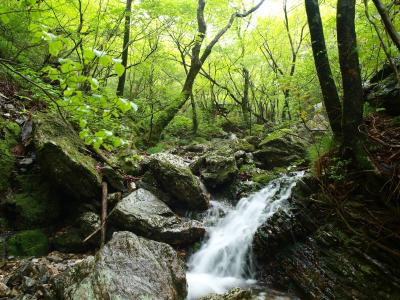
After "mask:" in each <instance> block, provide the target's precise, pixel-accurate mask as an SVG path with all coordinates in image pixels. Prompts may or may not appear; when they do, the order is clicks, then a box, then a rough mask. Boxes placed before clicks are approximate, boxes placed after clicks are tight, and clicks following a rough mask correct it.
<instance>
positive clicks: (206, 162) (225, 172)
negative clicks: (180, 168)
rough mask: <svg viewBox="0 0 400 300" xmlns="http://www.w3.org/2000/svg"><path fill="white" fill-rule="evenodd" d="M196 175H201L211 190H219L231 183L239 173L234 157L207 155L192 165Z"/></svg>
mask: <svg viewBox="0 0 400 300" xmlns="http://www.w3.org/2000/svg"><path fill="white" fill-rule="evenodd" d="M190 167H191V169H192V171H193V173H194V174H196V175H199V176H200V178H201V179H202V180H203V181H204V183H205V184H206V185H207V186H208V187H210V188H217V187H220V186H222V185H224V184H227V183H229V182H231V181H232V180H233V179H234V178H235V177H236V175H237V174H238V173H239V169H238V167H237V165H236V160H235V157H234V156H222V155H218V154H211V155H210V154H206V155H204V156H202V157H200V158H199V159H198V160H196V161H195V162H194V163H192V164H191V165H190Z"/></svg>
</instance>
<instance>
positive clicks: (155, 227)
mask: <svg viewBox="0 0 400 300" xmlns="http://www.w3.org/2000/svg"><path fill="white" fill-rule="evenodd" d="M110 224H111V225H113V226H115V227H116V228H117V229H119V230H129V231H132V232H134V233H136V234H138V235H141V236H144V237H148V238H151V239H153V240H157V241H161V242H165V243H168V244H173V245H179V244H191V243H194V242H197V241H199V240H201V239H202V238H203V236H204V234H205V229H204V227H203V225H202V224H201V223H200V222H197V221H193V220H189V219H184V218H180V217H178V216H176V215H175V214H174V213H173V212H172V210H171V209H170V208H169V207H168V206H167V205H166V204H165V203H164V202H162V201H161V200H159V199H158V198H157V197H156V196H155V195H154V194H152V193H151V192H149V191H147V190H145V189H138V190H136V191H134V192H133V193H131V194H130V195H129V196H127V197H125V198H124V199H122V200H121V201H120V202H119V203H118V204H117V206H116V207H115V208H114V210H113V211H112V213H111V215H110Z"/></svg>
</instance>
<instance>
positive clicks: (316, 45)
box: [305, 0, 342, 138]
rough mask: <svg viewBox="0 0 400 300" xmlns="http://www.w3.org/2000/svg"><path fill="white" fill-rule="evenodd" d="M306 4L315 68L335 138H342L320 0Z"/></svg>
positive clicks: (307, 1)
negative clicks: (320, 10)
mask: <svg viewBox="0 0 400 300" xmlns="http://www.w3.org/2000/svg"><path fill="white" fill-rule="evenodd" d="M339 1H340V0H339ZM305 4H306V12H307V20H308V26H309V29H310V36H311V46H312V50H313V56H314V62H315V68H316V70H317V75H318V79H319V84H320V86H321V92H322V96H323V100H324V105H325V108H326V112H327V115H328V119H329V124H330V127H331V129H332V132H333V135H334V137H335V138H340V137H341V135H342V126H341V118H342V108H341V104H340V99H339V95H338V92H337V88H336V85H335V81H334V80H333V76H332V71H331V67H330V64H329V58H328V54H327V50H326V45H325V37H324V30H323V27H322V21H321V15H320V12H319V6H318V0H306V1H305Z"/></svg>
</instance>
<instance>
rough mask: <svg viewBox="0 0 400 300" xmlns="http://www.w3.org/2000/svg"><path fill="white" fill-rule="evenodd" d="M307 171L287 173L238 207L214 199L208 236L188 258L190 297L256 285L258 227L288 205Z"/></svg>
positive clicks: (208, 222)
mask: <svg viewBox="0 0 400 300" xmlns="http://www.w3.org/2000/svg"><path fill="white" fill-rule="evenodd" d="M303 174H304V172H297V173H293V174H291V175H284V176H282V177H281V178H279V179H276V180H273V181H271V182H270V183H269V184H268V186H266V187H265V188H263V189H262V190H260V191H259V192H256V193H254V194H252V195H250V196H249V197H246V198H242V199H241V200H240V201H239V202H238V203H237V205H236V207H232V206H229V205H228V204H224V203H222V202H217V201H212V202H211V208H210V209H209V211H208V213H207V215H206V217H205V219H204V222H205V223H206V225H207V226H208V228H207V238H206V239H205V241H204V242H203V244H202V245H201V247H200V249H199V250H198V251H197V252H195V253H194V254H193V255H192V256H191V258H190V259H189V262H188V272H187V275H186V277H187V281H188V297H187V299H188V300H195V299H198V298H199V297H202V296H205V295H208V294H211V293H217V294H222V293H225V292H227V291H228V290H230V289H231V288H234V287H247V286H251V285H254V284H255V283H256V281H255V280H254V270H253V267H252V257H251V244H252V241H253V237H254V234H255V233H256V231H257V228H258V227H260V226H261V225H262V224H263V223H264V222H265V221H266V220H267V219H268V218H270V217H271V216H272V215H273V214H274V213H275V212H277V211H278V210H279V209H286V208H287V206H288V205H287V199H288V198H289V197H290V195H291V191H292V188H293V187H294V186H295V185H296V183H297V181H298V179H299V178H301V177H302V176H303Z"/></svg>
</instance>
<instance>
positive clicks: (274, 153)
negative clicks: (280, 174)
mask: <svg viewBox="0 0 400 300" xmlns="http://www.w3.org/2000/svg"><path fill="white" fill-rule="evenodd" d="M259 148H260V150H257V151H256V152H254V153H253V155H254V160H255V161H256V163H257V164H258V165H259V166H260V168H263V169H267V170H271V169H273V168H276V167H287V166H290V165H292V164H293V163H295V162H296V161H299V160H302V159H304V157H305V148H304V146H303V145H302V144H301V143H300V142H299V141H296V140H295V139H292V138H289V137H285V136H282V137H278V138H276V139H271V140H268V139H267V140H266V141H264V142H262V143H261V144H260V145H259Z"/></svg>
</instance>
